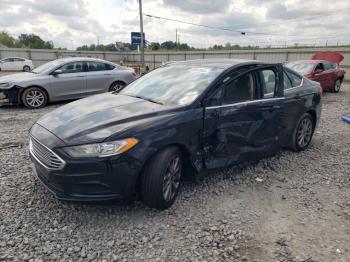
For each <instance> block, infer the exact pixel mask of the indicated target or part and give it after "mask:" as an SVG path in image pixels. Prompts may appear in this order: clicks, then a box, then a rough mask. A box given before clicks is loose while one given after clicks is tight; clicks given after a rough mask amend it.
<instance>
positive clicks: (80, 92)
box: [0, 57, 137, 108]
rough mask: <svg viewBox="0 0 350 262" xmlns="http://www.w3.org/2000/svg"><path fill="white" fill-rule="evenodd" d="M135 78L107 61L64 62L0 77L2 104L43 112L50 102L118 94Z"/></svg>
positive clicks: (129, 70) (135, 76) (128, 69)
mask: <svg viewBox="0 0 350 262" xmlns="http://www.w3.org/2000/svg"><path fill="white" fill-rule="evenodd" d="M136 78H137V75H136V73H135V72H134V70H133V69H131V68H127V67H122V66H120V65H117V64H114V63H111V62H108V61H105V60H101V59H95V58H84V57H71V58H62V59H57V60H54V61H51V62H48V63H46V64H43V65H41V66H39V67H37V68H35V69H34V70H32V71H31V72H26V73H20V74H12V75H7V76H3V77H0V104H16V105H18V104H23V105H25V106H26V107H28V108H41V107H44V106H45V105H46V104H47V103H48V102H54V101H61V100H72V99H77V98H82V97H86V96H90V95H94V94H98V93H104V92H108V91H114V92H119V91H120V90H121V89H122V88H124V87H125V86H126V85H127V84H129V83H131V82H132V81H134V80H135V79H136Z"/></svg>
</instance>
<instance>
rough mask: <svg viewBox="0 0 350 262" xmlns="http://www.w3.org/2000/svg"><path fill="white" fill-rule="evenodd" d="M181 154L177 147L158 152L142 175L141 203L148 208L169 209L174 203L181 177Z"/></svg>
mask: <svg viewBox="0 0 350 262" xmlns="http://www.w3.org/2000/svg"><path fill="white" fill-rule="evenodd" d="M182 163H183V159H182V154H181V151H180V149H179V148H177V147H168V148H165V149H163V150H162V151H160V152H158V153H157V154H156V155H155V156H154V157H153V158H152V159H151V160H150V162H149V163H148V164H147V165H146V167H145V169H144V171H143V174H142V188H141V190H142V192H141V196H142V201H143V202H144V203H145V204H146V205H148V206H149V207H153V208H157V209H166V208H169V207H170V206H171V205H172V204H173V203H174V201H175V199H176V197H177V194H178V192H179V187H180V179H181V175H182V171H183V170H182Z"/></svg>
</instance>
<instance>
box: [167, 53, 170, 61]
mask: <svg viewBox="0 0 350 262" xmlns="http://www.w3.org/2000/svg"><path fill="white" fill-rule="evenodd" d="M169 61H170V54H169V53H168V54H167V62H169Z"/></svg>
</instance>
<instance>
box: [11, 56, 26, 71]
mask: <svg viewBox="0 0 350 262" xmlns="http://www.w3.org/2000/svg"><path fill="white" fill-rule="evenodd" d="M13 67H14V70H17V71H22V70H23V67H24V59H22V58H13Z"/></svg>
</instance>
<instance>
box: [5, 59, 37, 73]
mask: <svg viewBox="0 0 350 262" xmlns="http://www.w3.org/2000/svg"><path fill="white" fill-rule="evenodd" d="M33 68H34V65H33V61H32V60H29V59H25V58H21V57H7V58H4V59H2V60H0V71H24V72H30V71H31V70H32V69H33Z"/></svg>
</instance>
